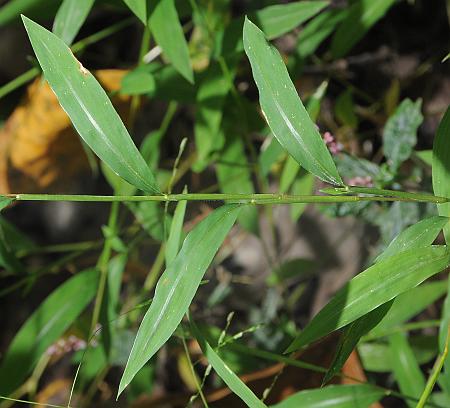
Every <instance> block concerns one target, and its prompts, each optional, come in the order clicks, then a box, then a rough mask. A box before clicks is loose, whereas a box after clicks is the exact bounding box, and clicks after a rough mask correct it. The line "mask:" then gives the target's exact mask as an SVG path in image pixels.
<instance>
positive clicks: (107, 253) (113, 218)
mask: <svg viewBox="0 0 450 408" xmlns="http://www.w3.org/2000/svg"><path fill="white" fill-rule="evenodd" d="M118 214H119V203H118V202H117V201H115V202H113V203H112V205H111V211H110V213H109V220H108V228H109V229H110V231H109V232H110V233H113V231H115V230H116V227H117V216H118ZM113 239H114V234H113V235H112V236H108V238H106V240H105V245H104V247H103V250H102V253H101V254H100V257H99V259H98V262H97V268H98V269H99V270H100V281H99V284H98V290H97V296H96V298H95V305H94V312H93V313H92V323H91V331H90V333H94V331H95V327H96V326H97V323H98V319H99V317H100V310H101V308H102V303H103V295H104V293H105V287H106V279H107V277H108V262H109V258H110V257H111V252H112V242H113Z"/></svg>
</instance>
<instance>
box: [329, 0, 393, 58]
mask: <svg viewBox="0 0 450 408" xmlns="http://www.w3.org/2000/svg"><path fill="white" fill-rule="evenodd" d="M394 3H395V0H376V1H373V0H359V1H355V2H354V3H353V4H352V5H351V6H350V8H349V10H348V15H347V17H346V18H345V19H344V20H343V21H342V23H341V24H340V25H339V27H338V29H337V31H336V33H335V34H334V36H333V39H332V42H331V52H332V54H333V56H334V58H341V57H343V56H344V55H345V54H347V52H349V51H350V50H351V49H352V48H353V46H354V45H355V44H356V43H357V42H358V41H359V40H360V39H361V38H362V37H364V34H365V33H366V32H367V31H368V30H369V29H370V28H371V27H372V26H373V25H374V24H375V23H376V22H377V21H378V20H379V19H380V18H382V17H383V16H384V15H385V14H386V12H387V11H388V10H389V9H390V8H391V6H392V5H393V4H394Z"/></svg>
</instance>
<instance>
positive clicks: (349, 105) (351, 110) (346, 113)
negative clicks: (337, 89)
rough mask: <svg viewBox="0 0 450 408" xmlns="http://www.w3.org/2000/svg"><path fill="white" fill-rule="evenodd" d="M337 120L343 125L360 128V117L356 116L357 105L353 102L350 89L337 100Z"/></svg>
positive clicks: (335, 109) (335, 108)
mask: <svg viewBox="0 0 450 408" xmlns="http://www.w3.org/2000/svg"><path fill="white" fill-rule="evenodd" d="M334 111H335V114H336V118H337V119H338V120H339V122H341V124H342V125H346V126H349V127H351V128H356V127H357V126H358V117H357V116H356V114H355V104H354V102H353V96H352V92H351V91H350V89H347V90H346V91H344V92H342V93H341V94H340V95H339V96H338V97H337V98H336V104H335V106H334Z"/></svg>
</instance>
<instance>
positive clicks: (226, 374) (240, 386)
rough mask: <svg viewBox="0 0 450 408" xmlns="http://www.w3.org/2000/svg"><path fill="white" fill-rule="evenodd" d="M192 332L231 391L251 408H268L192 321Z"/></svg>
mask: <svg viewBox="0 0 450 408" xmlns="http://www.w3.org/2000/svg"><path fill="white" fill-rule="evenodd" d="M190 322H191V330H192V334H193V335H194V337H195V338H196V339H197V341H198V344H199V345H200V348H201V349H202V352H203V354H204V355H205V357H206V358H207V359H208V362H209V363H210V364H211V366H212V367H213V368H214V370H215V371H216V373H217V374H218V375H219V377H220V378H222V380H223V381H224V383H225V384H226V385H228V387H230V390H231V391H233V392H234V393H235V394H236V395H237V396H238V397H239V398H241V399H242V401H244V402H245V404H246V405H247V406H248V407H250V408H264V407H267V406H266V404H264V402H262V401H261V400H260V399H259V398H258V397H257V396H256V395H255V394H254V393H253V391H252V390H251V389H250V388H248V387H247V385H246V384H245V383H244V382H243V381H242V380H241V379H240V378H239V377H238V376H237V375H236V374H235V373H234V372H233V370H231V368H230V367H228V365H227V364H226V363H225V362H224V361H223V360H222V359H221V358H220V356H219V355H218V354H217V353H216V352H215V351H214V349H213V348H212V347H211V345H210V344H209V343H208V342H207V341H206V339H205V338H204V336H203V335H202V333H201V332H200V330H199V328H198V327H197V325H196V324H195V322H194V321H193V320H192V319H190Z"/></svg>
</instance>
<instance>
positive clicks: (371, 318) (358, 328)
mask: <svg viewBox="0 0 450 408" xmlns="http://www.w3.org/2000/svg"><path fill="white" fill-rule="evenodd" d="M391 306H392V301H390V302H387V303H384V304H383V305H381V306H379V307H377V308H376V309H374V310H372V311H371V312H370V313H368V314H366V315H364V316H363V317H360V318H359V319H357V320H355V321H354V322H353V323H351V324H350V325H348V326H347V327H346V328H345V329H344V332H343V333H342V336H341V339H340V341H339V345H338V350H337V352H336V355H335V357H334V359H333V362H332V363H331V366H330V369H329V370H328V371H327V373H326V374H325V377H324V379H323V383H324V384H325V383H327V382H329V381H330V380H331V379H332V378H333V377H334V376H335V375H336V374H337V373H338V372H339V371H340V370H341V368H342V367H343V366H344V364H345V362H346V361H347V359H348V357H349V356H350V354H351V353H352V351H353V349H354V348H355V347H356V345H357V344H358V342H359V339H360V338H361V337H362V336H364V335H365V334H366V333H367V332H369V331H370V330H371V329H372V328H374V327H375V326H376V325H377V324H378V323H379V322H380V320H381V319H383V317H384V316H386V313H387V312H388V311H389V309H390V308H391Z"/></svg>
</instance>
